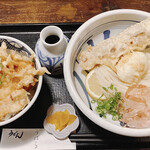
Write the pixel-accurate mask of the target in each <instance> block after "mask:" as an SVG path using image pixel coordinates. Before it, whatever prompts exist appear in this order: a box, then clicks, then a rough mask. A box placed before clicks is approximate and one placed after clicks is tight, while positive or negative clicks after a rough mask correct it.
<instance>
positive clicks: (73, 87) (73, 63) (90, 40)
mask: <svg viewBox="0 0 150 150" xmlns="http://www.w3.org/2000/svg"><path fill="white" fill-rule="evenodd" d="M148 17H150V13H148V12H144V11H139V10H132V9H120V10H112V11H108V12H104V13H101V14H99V15H97V16H94V17H93V18H91V19H89V20H88V21H86V22H85V23H83V24H82V25H81V26H80V27H79V29H78V30H77V31H76V32H75V33H74V35H73V36H72V38H71V40H70V42H69V45H68V47H67V50H66V53H65V58H64V78H65V82H66V85H67V88H68V91H69V93H70V95H71V97H72V99H73V101H74V102H75V104H76V105H77V106H78V108H79V109H80V110H81V111H82V112H83V113H84V114H85V115H86V116H87V117H88V118H89V119H90V120H91V121H93V122H94V123H95V124H97V125H98V126H100V127H102V128H104V129H106V130H108V131H111V132H113V133H116V134H120V135H124V136H132V137H144V136H150V128H145V129H134V128H127V127H123V126H122V125H121V123H120V122H119V121H112V119H111V118H110V117H107V118H106V119H105V118H101V117H100V116H99V115H98V114H96V112H95V111H94V109H93V106H92V104H91V98H90V96H89V95H88V94H87V92H86V89H85V86H84V81H85V76H86V74H87V73H86V72H85V71H83V70H82V69H81V67H80V65H79V62H78V61H77V56H78V54H79V52H80V51H81V50H82V49H84V47H86V46H87V45H89V44H90V45H92V46H93V45H96V44H97V43H98V42H99V41H101V40H104V39H106V38H109V37H111V36H113V35H116V34H118V33H120V32H121V31H123V30H124V29H126V28H127V27H129V26H131V25H133V24H135V23H137V22H140V21H142V20H144V19H146V18H148Z"/></svg>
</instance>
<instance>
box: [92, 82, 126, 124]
mask: <svg viewBox="0 0 150 150" xmlns="http://www.w3.org/2000/svg"><path fill="white" fill-rule="evenodd" d="M103 89H104V90H105V91H106V93H103V94H102V95H101V96H100V98H99V99H98V100H97V101H96V100H92V103H94V102H96V103H97V107H96V112H97V113H98V114H99V115H100V116H102V117H104V118H106V115H107V114H110V115H112V120H114V121H116V120H120V119H121V118H122V113H121V109H122V104H123V100H122V98H121V92H118V91H117V88H116V87H114V86H113V85H112V84H111V85H110V87H108V88H106V87H103Z"/></svg>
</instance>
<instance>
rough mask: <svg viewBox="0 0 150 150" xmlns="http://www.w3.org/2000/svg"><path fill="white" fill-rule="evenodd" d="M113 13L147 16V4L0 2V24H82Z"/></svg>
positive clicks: (140, 0)
mask: <svg viewBox="0 0 150 150" xmlns="http://www.w3.org/2000/svg"><path fill="white" fill-rule="evenodd" d="M113 9H138V10H143V11H147V12H150V0H0V24H14V23H15V24H18V23H19V24H20V23H60V22H68V23H69V22H85V21H86V20H88V19H90V18H91V17H93V16H95V15H97V14H99V13H102V12H105V11H108V10H113Z"/></svg>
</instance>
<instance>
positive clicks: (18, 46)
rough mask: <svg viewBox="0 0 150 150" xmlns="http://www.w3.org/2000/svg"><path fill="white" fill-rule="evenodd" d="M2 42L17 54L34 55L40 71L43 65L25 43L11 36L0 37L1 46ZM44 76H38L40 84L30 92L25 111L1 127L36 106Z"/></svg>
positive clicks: (2, 123) (9, 119) (3, 122)
mask: <svg viewBox="0 0 150 150" xmlns="http://www.w3.org/2000/svg"><path fill="white" fill-rule="evenodd" d="M2 42H5V43H6V45H7V48H8V49H11V50H15V51H17V52H19V53H20V54H21V55H23V56H24V55H25V56H30V55H31V54H33V55H34V63H35V67H36V69H39V68H40V67H41V64H40V62H39V60H38V58H37V57H36V55H35V53H34V52H33V50H32V49H31V48H30V47H29V46H28V45H26V44H25V43H24V42H22V41H20V40H18V39H16V38H13V37H9V36H1V35H0V45H1V44H2ZM42 78H43V77H42V76H38V77H37V79H38V82H37V84H36V85H35V86H34V87H33V88H32V89H31V90H30V91H29V92H30V97H29V99H30V102H29V104H28V105H27V106H25V108H24V109H22V110H21V111H19V112H18V113H17V114H15V115H13V116H12V117H10V118H8V119H6V120H5V121H1V122H0V126H3V125H6V124H8V123H11V122H13V121H15V120H16V119H18V118H19V117H21V116H22V115H23V114H24V113H26V112H27V111H28V110H29V109H30V107H31V106H32V105H33V104H34V102H35V101H36V99H37V97H38V95H39V92H40V90H41V85H42Z"/></svg>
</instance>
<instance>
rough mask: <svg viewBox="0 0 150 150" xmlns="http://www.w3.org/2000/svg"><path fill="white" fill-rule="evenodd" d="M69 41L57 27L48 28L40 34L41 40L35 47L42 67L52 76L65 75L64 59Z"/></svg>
mask: <svg viewBox="0 0 150 150" xmlns="http://www.w3.org/2000/svg"><path fill="white" fill-rule="evenodd" d="M68 42H69V39H68V38H67V37H66V36H65V35H64V34H63V31H62V30H61V29H60V28H59V27H57V26H47V27H45V28H43V30H42V31H41V32H40V38H39V40H38V41H37V43H36V46H35V53H36V54H37V56H38V58H39V60H40V62H41V65H42V66H45V67H46V68H47V69H48V70H49V71H50V72H51V75H61V74H62V73H63V59H64V54H65V50H66V47H67V44H68Z"/></svg>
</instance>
